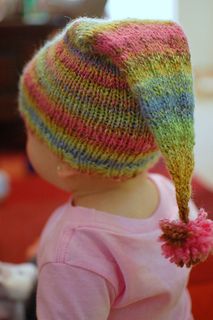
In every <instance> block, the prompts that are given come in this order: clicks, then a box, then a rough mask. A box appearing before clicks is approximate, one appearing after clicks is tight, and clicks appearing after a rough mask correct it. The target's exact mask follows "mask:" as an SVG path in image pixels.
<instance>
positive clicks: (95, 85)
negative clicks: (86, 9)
mask: <svg viewBox="0 0 213 320" xmlns="http://www.w3.org/2000/svg"><path fill="white" fill-rule="evenodd" d="M19 106H20V112H21V114H22V116H23V117H24V119H25V122H26V125H27V127H28V128H29V130H31V131H32V132H33V134H34V135H35V136H37V137H38V138H39V139H40V140H41V141H43V142H44V143H45V144H46V145H47V146H48V147H49V149H50V150H51V151H52V152H53V153H54V154H55V155H57V156H58V157H59V158H60V159H62V160H64V161H65V162H66V163H68V164H69V165H70V166H71V167H72V168H73V169H77V170H78V171H79V172H82V173H86V174H99V175H102V176H105V177H110V178H124V179H125V178H131V177H133V176H134V175H136V174H138V173H140V172H142V171H144V170H146V169H148V168H149V167H151V166H152V165H153V164H154V163H155V162H156V160H157V159H158V157H159V154H160V152H161V153H162V154H163V156H164V158H165V160H166V163H167V166H168V169H169V171H170V173H171V176H172V178H173V180H174V183H175V185H176V189H177V200H178V205H179V208H180V214H181V215H182V219H183V220H184V219H185V220H187V214H188V201H189V198H190V179H191V175H192V170H193V152H192V149H193V145H194V132H193V108H194V102H193V93H192V77H191V65H190V55H189V51H188V44H187V41H186V38H185V36H184V34H183V32H182V30H181V29H180V27H179V26H177V25H176V24H175V23H172V22H156V21H155V22H153V21H149V22H148V21H140V20H124V21H117V22H110V21H104V20H95V19H87V18H81V19H78V20H75V21H73V22H72V23H70V24H69V25H68V26H67V27H66V28H65V30H63V32H62V33H60V34H59V35H57V36H56V37H55V38H54V39H53V40H52V41H49V42H47V43H46V45H45V46H44V47H43V48H42V49H41V50H40V51H39V52H38V53H37V54H36V55H35V56H34V57H33V59H32V60H31V61H30V62H29V64H28V65H27V66H26V68H25V70H24V72H23V76H22V78H21V82H20V96H19Z"/></svg>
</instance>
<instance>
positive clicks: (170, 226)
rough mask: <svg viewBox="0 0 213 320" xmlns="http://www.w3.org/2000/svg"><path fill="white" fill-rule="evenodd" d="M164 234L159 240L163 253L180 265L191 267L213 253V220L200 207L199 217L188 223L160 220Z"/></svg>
mask: <svg viewBox="0 0 213 320" xmlns="http://www.w3.org/2000/svg"><path fill="white" fill-rule="evenodd" d="M160 227H161V229H162V231H163V234H162V235H161V236H160V238H159V241H161V242H163V244H162V254H163V255H164V256H165V257H166V258H167V259H169V260H170V261H171V262H173V263H175V264H176V265H177V266H179V267H183V266H184V265H186V267H191V266H192V265H195V264H198V263H200V262H202V261H204V260H206V259H207V258H208V255H209V254H213V221H212V220H210V219H207V213H206V212H205V211H204V210H203V209H200V211H199V213H198V217H197V218H196V219H195V220H190V221H188V222H187V223H184V222H182V221H169V220H168V219H164V220H161V221H160Z"/></svg>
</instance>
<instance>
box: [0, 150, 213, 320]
mask: <svg viewBox="0 0 213 320" xmlns="http://www.w3.org/2000/svg"><path fill="white" fill-rule="evenodd" d="M11 159H12V160H11ZM17 161H18V163H17ZM24 161H25V158H24V157H23V156H22V155H21V156H18V157H12V158H11V157H9V158H8V159H7V158H6V159H5V156H4V161H1V157H0V166H1V167H3V168H4V169H6V168H5V163H6V166H7V167H8V166H9V167H10V168H9V167H8V168H9V172H11V175H12V186H11V189H12V191H11V195H10V197H9V198H8V199H7V200H6V201H5V202H4V203H3V204H1V205H0V227H1V232H0V260H3V261H9V262H22V261H25V259H26V252H27V249H28V248H29V246H30V245H32V244H33V243H34V241H35V240H36V239H37V238H38V237H39V235H40V232H41V230H42V228H43V226H44V224H45V223H46V221H47V219H48V217H49V215H50V214H51V213H52V211H53V210H54V209H55V208H56V207H57V206H58V205H60V204H61V203H63V202H64V201H66V200H67V199H68V197H69V195H68V194H66V193H65V192H63V191H60V190H58V189H56V188H55V187H53V186H51V185H49V184H48V183H47V182H45V181H43V180H41V179H40V178H39V177H37V176H36V175H32V174H29V173H28V174H27V172H26V167H25V164H24V165H23V163H24ZM152 171H155V172H158V173H162V174H165V175H168V174H167V171H166V169H165V167H164V165H163V163H162V162H159V163H158V165H157V166H156V167H155V168H154V170H152ZM13 177H14V179H13ZM193 194H194V201H195V202H196V204H197V206H198V207H202V206H204V208H205V209H206V211H207V212H208V213H209V214H210V215H212V207H213V192H211V191H210V190H208V189H206V188H205V187H204V186H203V185H202V184H201V183H200V181H199V180H198V179H193ZM212 270H213V257H210V258H209V259H208V260H207V261H206V262H204V263H202V264H200V265H198V266H196V267H194V268H193V270H192V273H191V278H190V282H189V290H190V294H191V297H192V306H193V314H194V317H195V320H212V319H213V308H212V297H213V273H212ZM180 320H182V319H180Z"/></svg>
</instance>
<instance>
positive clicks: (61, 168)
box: [56, 162, 76, 178]
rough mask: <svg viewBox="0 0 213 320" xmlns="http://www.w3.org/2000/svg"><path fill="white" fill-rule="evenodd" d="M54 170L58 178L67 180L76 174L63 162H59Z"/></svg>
mask: <svg viewBox="0 0 213 320" xmlns="http://www.w3.org/2000/svg"><path fill="white" fill-rule="evenodd" d="M56 170H57V175H58V177H59V178H69V177H72V176H74V175H75V174H76V170H74V169H73V168H71V167H70V166H69V165H68V164H66V163H64V162H60V164H58V165H57V167H56Z"/></svg>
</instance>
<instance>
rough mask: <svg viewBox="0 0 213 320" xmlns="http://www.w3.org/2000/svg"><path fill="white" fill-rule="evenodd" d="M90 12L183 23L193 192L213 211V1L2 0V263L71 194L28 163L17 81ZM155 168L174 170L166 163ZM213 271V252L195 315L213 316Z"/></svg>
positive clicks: (198, 273) (21, 256)
mask: <svg viewBox="0 0 213 320" xmlns="http://www.w3.org/2000/svg"><path fill="white" fill-rule="evenodd" d="M85 15H86V16H90V17H108V18H113V19H120V18H126V17H133V18H142V19H166V20H173V21H176V22H178V23H179V24H181V25H182V27H183V29H184V30H185V33H186V34H187V37H188V40H189V44H190V49H191V55H192V65H193V76H194V90H195V96H196V109H195V132H196V146H195V163H196V166H195V173H194V177H193V181H192V185H193V198H194V201H195V203H196V204H197V206H198V207H205V208H206V210H207V211H208V212H209V215H210V217H213V138H211V137H213V1H212V0H187V1H186V0H160V1H159V0H149V1H147V0H131V1H128V0H125V1H124V0H109V1H107V0H103V1H102V0H60V1H59V0H58V1H57V0H22V1H21V0H0V261H1V260H2V261H8V262H14V263H19V262H24V261H27V260H28V259H30V258H31V257H32V256H33V254H34V253H35V248H36V245H35V246H34V243H36V241H37V239H38V238H39V235H40V232H41V230H42V228H43V226H44V224H45V222H46V220H47V219H48V217H49V215H50V214H51V212H52V210H53V209H54V208H55V207H56V206H58V205H59V204H60V203H62V202H63V201H64V200H66V199H67V194H65V193H63V192H61V191H58V190H55V188H54V187H52V186H49V185H48V184H47V183H46V182H43V181H42V180H41V179H40V178H39V177H37V176H36V175H35V174H34V172H33V170H32V168H31V166H30V164H29V163H28V160H27V157H26V155H25V150H24V148H25V132H24V127H23V124H22V121H21V119H20V118H19V115H18V112H17V91H18V79H19V76H20V74H21V71H22V68H23V66H24V65H25V63H26V62H27V61H28V60H29V58H30V57H31V56H32V54H33V53H34V52H35V50H36V49H38V48H39V47H40V46H41V45H42V44H43V43H44V41H45V40H46V39H48V38H51V37H52V36H53V35H54V34H55V33H56V32H57V31H58V30H60V29H61V28H63V27H64V26H65V25H66V23H67V22H68V21H70V19H73V18H75V17H78V16H85ZM154 171H156V172H160V173H162V174H165V175H167V174H168V173H167V172H166V170H165V167H164V165H163V163H162V162H160V163H159V164H158V165H157V166H156V167H155V168H154ZM212 270H213V260H212V258H210V259H208V261H206V262H205V263H204V264H202V265H201V266H198V267H196V268H194V270H193V272H192V276H191V279H190V283H189V289H190V292H191V295H192V301H193V312H194V315H195V319H196V320H208V319H209V320H210V319H213V308H212V306H211V301H212V297H213V273H212ZM0 320H1V319H0ZM180 320H181V319H180Z"/></svg>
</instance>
